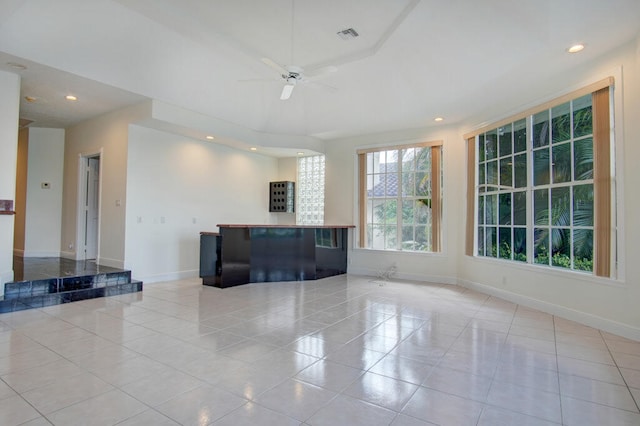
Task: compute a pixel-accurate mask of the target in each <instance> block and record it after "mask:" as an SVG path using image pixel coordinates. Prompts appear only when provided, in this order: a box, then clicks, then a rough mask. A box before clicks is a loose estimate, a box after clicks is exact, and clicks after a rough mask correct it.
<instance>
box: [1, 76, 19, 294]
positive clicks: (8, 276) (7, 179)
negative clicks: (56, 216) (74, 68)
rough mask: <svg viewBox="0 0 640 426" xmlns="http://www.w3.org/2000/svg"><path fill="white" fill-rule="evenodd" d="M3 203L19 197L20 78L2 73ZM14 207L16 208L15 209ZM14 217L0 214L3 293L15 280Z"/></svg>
mask: <svg viewBox="0 0 640 426" xmlns="http://www.w3.org/2000/svg"><path fill="white" fill-rule="evenodd" d="M0 94H1V95H0V200H13V201H14V206H15V198H16V161H17V156H18V118H19V111H20V76H19V75H17V74H13V73H8V72H4V71H0ZM14 208H15V207H14ZM13 228H14V216H13V215H0V291H2V293H3V294H4V284H5V283H6V282H9V281H12V280H13Z"/></svg>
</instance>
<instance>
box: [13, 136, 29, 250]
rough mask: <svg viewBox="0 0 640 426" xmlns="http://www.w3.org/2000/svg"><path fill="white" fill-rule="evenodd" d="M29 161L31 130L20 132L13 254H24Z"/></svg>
mask: <svg viewBox="0 0 640 426" xmlns="http://www.w3.org/2000/svg"><path fill="white" fill-rule="evenodd" d="M28 159H29V129H28V128H26V129H20V131H19V132H18V158H17V161H16V200H15V210H16V215H15V223H14V229H13V252H14V254H16V255H18V256H22V255H23V254H24V235H25V220H26V217H27V173H28V164H29V163H28Z"/></svg>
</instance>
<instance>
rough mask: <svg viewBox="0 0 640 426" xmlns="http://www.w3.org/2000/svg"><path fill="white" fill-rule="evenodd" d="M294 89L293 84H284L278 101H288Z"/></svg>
mask: <svg viewBox="0 0 640 426" xmlns="http://www.w3.org/2000/svg"><path fill="white" fill-rule="evenodd" d="M294 87H296V85H295V84H285V85H284V87H283V88H282V93H281V94H280V100H281V101H286V100H287V99H289V98H290V97H291V94H292V93H293V88H294Z"/></svg>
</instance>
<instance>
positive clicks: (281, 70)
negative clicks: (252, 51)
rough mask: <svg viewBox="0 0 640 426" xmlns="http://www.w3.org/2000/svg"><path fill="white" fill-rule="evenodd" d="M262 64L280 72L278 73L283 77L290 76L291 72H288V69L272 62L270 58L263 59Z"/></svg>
mask: <svg viewBox="0 0 640 426" xmlns="http://www.w3.org/2000/svg"><path fill="white" fill-rule="evenodd" d="M262 63H263V64H265V65H266V66H268V67H271V68H273V69H274V70H276V71H278V73H280V74H281V75H288V74H289V71H287V69H286V68H285V67H283V66H282V65H280V64H278V63H276V62H274V61H272V60H271V59H269V58H262Z"/></svg>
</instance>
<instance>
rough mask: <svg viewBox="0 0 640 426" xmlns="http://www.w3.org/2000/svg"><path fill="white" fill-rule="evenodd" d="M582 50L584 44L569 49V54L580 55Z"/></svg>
mask: <svg viewBox="0 0 640 426" xmlns="http://www.w3.org/2000/svg"><path fill="white" fill-rule="evenodd" d="M582 49H584V44H574V45H573V46H571V47H570V48H568V49H567V52H569V53H578V52H580V51H581V50H582Z"/></svg>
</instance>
